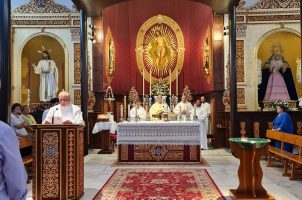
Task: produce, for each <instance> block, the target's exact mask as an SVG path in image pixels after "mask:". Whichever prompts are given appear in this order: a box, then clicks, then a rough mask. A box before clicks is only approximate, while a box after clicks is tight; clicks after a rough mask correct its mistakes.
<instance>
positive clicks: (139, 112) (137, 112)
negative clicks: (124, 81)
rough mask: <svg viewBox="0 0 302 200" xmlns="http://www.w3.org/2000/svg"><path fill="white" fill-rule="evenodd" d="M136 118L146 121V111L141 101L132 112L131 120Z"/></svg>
mask: <svg viewBox="0 0 302 200" xmlns="http://www.w3.org/2000/svg"><path fill="white" fill-rule="evenodd" d="M136 117H138V118H139V119H140V120H146V110H145V109H144V108H143V107H142V106H141V101H140V100H138V101H137V102H136V103H135V106H134V107H133V108H131V110H130V118H132V119H135V118H136Z"/></svg>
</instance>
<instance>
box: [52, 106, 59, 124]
mask: <svg viewBox="0 0 302 200" xmlns="http://www.w3.org/2000/svg"><path fill="white" fill-rule="evenodd" d="M58 109H59V108H56V110H55V111H54V112H53V114H52V118H51V124H54V121H55V113H56V112H57V110H58Z"/></svg>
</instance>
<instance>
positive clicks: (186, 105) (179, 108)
mask: <svg viewBox="0 0 302 200" xmlns="http://www.w3.org/2000/svg"><path fill="white" fill-rule="evenodd" d="M192 111H193V106H192V104H191V103H190V102H188V100H187V96H186V95H184V94H183V95H182V96H181V102H179V103H178V104H177V105H176V106H175V108H174V110H173V112H174V113H175V115H187V116H190V115H191V112H192Z"/></svg>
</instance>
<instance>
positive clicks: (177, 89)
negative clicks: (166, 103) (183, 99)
mask: <svg viewBox="0 0 302 200" xmlns="http://www.w3.org/2000/svg"><path fill="white" fill-rule="evenodd" d="M176 96H178V68H177V69H176Z"/></svg>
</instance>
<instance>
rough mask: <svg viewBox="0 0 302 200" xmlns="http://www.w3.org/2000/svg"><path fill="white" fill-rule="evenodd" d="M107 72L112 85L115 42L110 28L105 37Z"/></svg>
mask: <svg viewBox="0 0 302 200" xmlns="http://www.w3.org/2000/svg"><path fill="white" fill-rule="evenodd" d="M104 52H105V73H106V76H107V80H108V84H109V85H110V83H111V81H112V79H113V76H114V72H115V60H116V59H115V58H116V56H115V55H116V54H115V44H114V40H113V37H112V33H111V30H110V28H109V27H108V28H107V31H106V37H105V51H104Z"/></svg>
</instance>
